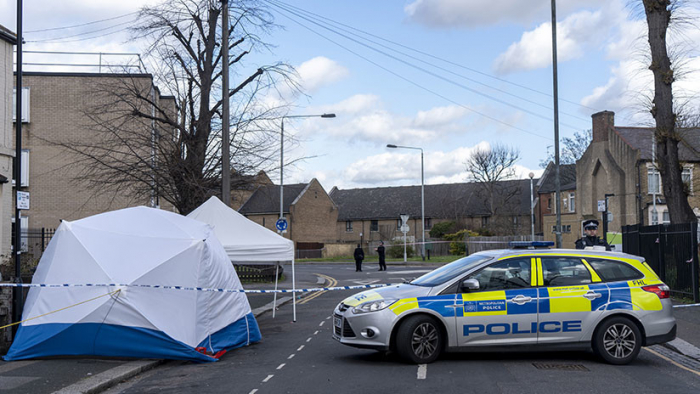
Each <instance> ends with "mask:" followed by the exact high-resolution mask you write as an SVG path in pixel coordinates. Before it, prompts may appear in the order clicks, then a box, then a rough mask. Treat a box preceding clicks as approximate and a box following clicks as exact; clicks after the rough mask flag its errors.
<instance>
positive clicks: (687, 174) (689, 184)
mask: <svg viewBox="0 0 700 394" xmlns="http://www.w3.org/2000/svg"><path fill="white" fill-rule="evenodd" d="M681 180H682V181H683V184H684V185H685V187H686V188H687V189H688V193H693V169H692V168H691V167H684V168H683V172H681Z"/></svg>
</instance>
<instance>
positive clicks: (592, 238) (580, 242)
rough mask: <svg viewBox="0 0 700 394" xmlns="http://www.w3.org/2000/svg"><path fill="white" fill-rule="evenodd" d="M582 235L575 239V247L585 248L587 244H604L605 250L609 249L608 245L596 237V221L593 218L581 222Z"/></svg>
mask: <svg viewBox="0 0 700 394" xmlns="http://www.w3.org/2000/svg"><path fill="white" fill-rule="evenodd" d="M583 232H584V234H585V235H584V236H583V237H581V238H579V239H577V240H576V249H585V248H586V247H587V246H604V247H605V250H611V248H610V245H608V243H607V242H606V241H605V240H603V239H600V238H598V221H597V220H595V219H591V220H586V221H585V222H583Z"/></svg>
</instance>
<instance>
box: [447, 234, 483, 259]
mask: <svg viewBox="0 0 700 394" xmlns="http://www.w3.org/2000/svg"><path fill="white" fill-rule="evenodd" d="M477 235H479V234H477V233H475V232H474V231H471V230H466V229H465V230H459V231H457V232H456V233H452V234H445V239H446V240H448V241H452V242H450V254H453V255H464V254H466V253H467V246H466V244H465V243H464V238H465V237H467V236H469V237H474V236H477Z"/></svg>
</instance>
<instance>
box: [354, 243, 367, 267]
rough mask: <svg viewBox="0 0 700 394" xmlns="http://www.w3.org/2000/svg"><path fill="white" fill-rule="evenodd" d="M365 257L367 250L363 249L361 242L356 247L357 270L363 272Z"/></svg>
mask: <svg viewBox="0 0 700 394" xmlns="http://www.w3.org/2000/svg"><path fill="white" fill-rule="evenodd" d="M364 259H365V252H364V251H362V247H360V244H357V247H356V248H355V272H362V260H364Z"/></svg>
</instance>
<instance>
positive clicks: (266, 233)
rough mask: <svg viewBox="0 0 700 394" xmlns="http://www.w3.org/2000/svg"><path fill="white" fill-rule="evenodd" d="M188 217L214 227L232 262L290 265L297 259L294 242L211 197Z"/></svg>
mask: <svg viewBox="0 0 700 394" xmlns="http://www.w3.org/2000/svg"><path fill="white" fill-rule="evenodd" d="M187 217H188V218H191V219H196V220H199V221H200V222H204V223H207V224H209V225H211V226H212V227H213V228H214V233H215V234H216V237H217V238H218V239H219V241H220V242H221V244H222V245H224V248H225V249H226V252H227V253H228V255H229V257H230V259H231V260H233V261H289V260H291V259H293V258H294V242H292V241H291V240H289V239H286V238H284V237H282V236H280V235H278V234H276V233H275V232H273V231H271V230H269V229H267V228H265V227H263V226H261V225H259V224H257V223H255V222H253V221H252V220H250V219H248V218H246V217H245V216H243V215H241V214H240V213H238V212H236V211H235V210H233V209H231V208H230V207H228V206H226V204H224V203H223V202H221V200H219V199H218V198H217V197H211V198H210V199H209V200H207V201H206V202H204V204H202V205H200V206H199V207H197V209H195V210H194V211H192V212H191V213H190V214H189V215H187ZM251 245H255V246H254V247H251Z"/></svg>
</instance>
